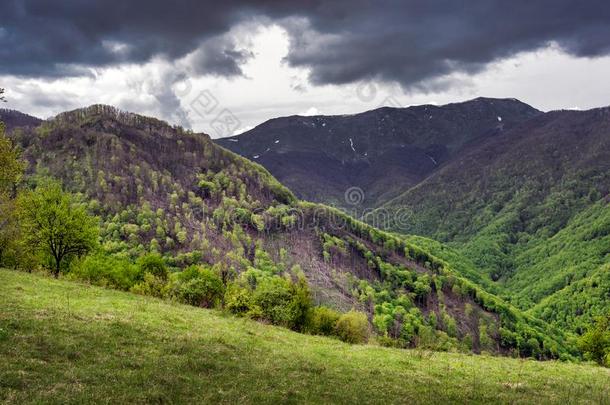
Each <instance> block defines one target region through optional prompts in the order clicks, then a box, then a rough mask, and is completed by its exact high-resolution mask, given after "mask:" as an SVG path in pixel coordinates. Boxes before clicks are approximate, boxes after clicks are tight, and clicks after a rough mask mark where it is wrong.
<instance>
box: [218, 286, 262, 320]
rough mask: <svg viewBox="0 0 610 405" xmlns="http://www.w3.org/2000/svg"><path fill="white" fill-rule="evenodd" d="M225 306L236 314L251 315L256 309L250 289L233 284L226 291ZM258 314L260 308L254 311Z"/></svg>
mask: <svg viewBox="0 0 610 405" xmlns="http://www.w3.org/2000/svg"><path fill="white" fill-rule="evenodd" d="M225 308H226V309H227V310H228V311H229V312H231V313H232V314H235V315H249V314H251V313H252V312H253V311H254V310H255V304H254V301H253V299H252V293H251V292H250V290H248V289H247V288H244V287H240V286H239V285H237V284H231V285H229V287H227V291H226V293H225ZM254 312H256V313H257V314H258V313H259V312H260V310H256V311H254Z"/></svg>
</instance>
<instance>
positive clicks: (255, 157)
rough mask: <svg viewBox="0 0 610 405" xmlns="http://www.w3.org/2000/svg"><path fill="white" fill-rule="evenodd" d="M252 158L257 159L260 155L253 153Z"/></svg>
mask: <svg viewBox="0 0 610 405" xmlns="http://www.w3.org/2000/svg"><path fill="white" fill-rule="evenodd" d="M252 157H253V158H254V159H258V158H259V157H260V155H254V156H252Z"/></svg>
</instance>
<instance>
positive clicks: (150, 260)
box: [137, 253, 168, 280]
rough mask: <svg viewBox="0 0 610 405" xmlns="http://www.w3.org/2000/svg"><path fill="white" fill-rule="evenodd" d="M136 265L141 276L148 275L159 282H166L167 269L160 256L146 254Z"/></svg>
mask: <svg viewBox="0 0 610 405" xmlns="http://www.w3.org/2000/svg"><path fill="white" fill-rule="evenodd" d="M137 264H138V268H139V269H140V272H141V274H142V275H144V274H146V273H150V274H152V275H153V276H155V277H157V278H160V279H161V280H167V275H168V271H167V267H166V266H165V262H164V261H163V258H162V257H161V255H160V254H158V253H149V254H146V255H144V256H142V257H140V258H139V259H138V262H137Z"/></svg>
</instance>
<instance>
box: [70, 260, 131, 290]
mask: <svg viewBox="0 0 610 405" xmlns="http://www.w3.org/2000/svg"><path fill="white" fill-rule="evenodd" d="M70 276H71V277H74V278H77V279H80V280H84V281H87V282H88V283H91V284H94V285H99V286H102V287H110V288H116V289H119V290H129V289H130V288H131V287H133V285H134V284H136V283H137V282H138V281H141V277H140V276H141V275H140V273H139V271H138V268H137V267H136V266H135V265H134V264H132V263H131V262H130V261H129V260H127V259H122V258H118V257H115V256H111V255H104V254H102V253H98V254H95V255H91V256H87V257H85V258H84V259H81V260H79V261H77V262H76V263H74V264H73V265H72V266H71V269H70Z"/></svg>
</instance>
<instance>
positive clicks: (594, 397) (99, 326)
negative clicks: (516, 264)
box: [0, 270, 610, 404]
mask: <svg viewBox="0 0 610 405" xmlns="http://www.w3.org/2000/svg"><path fill="white" fill-rule="evenodd" d="M609 385H610V370H607V369H603V368H600V367H596V366H592V365H577V364H568V363H560V362H536V361H530V360H519V359H509V358H497V357H488V356H474V355H464V354H454V353H433V352H427V351H419V350H395V349H385V348H381V347H376V346H372V345H369V346H350V345H347V344H344V343H341V342H339V341H336V340H333V339H328V338H321V337H313V336H306V335H301V334H297V333H293V332H290V331H288V330H285V329H282V328H277V327H272V326H267V325H263V324H260V323H256V322H252V321H249V320H245V319H239V318H233V317H230V316H227V315H224V314H222V313H220V312H216V311H208V310H202V309H198V308H193V307H188V306H183V305H178V304H172V303H168V302H166V301H161V300H156V299H152V298H146V297H140V296H136V295H133V294H129V293H123V292H118V291H112V290H105V289H102V288H97V287H90V286H86V285H82V284H78V283H73V282H67V281H62V280H59V281H58V280H53V279H50V278H46V277H43V276H38V275H31V274H26V273H19V272H13V271H8V270H0V401H4V402H7V403H24V402H36V403H42V402H44V403H48V402H51V403H79V404H80V403H92V402H96V403H99V402H102V403H127V402H136V403H143V402H146V403H149V402H157V403H168V402H169V403H177V402H189V403H242V404H243V403H429V402H436V403H446V402H475V403H578V402H582V403H610V387H609Z"/></svg>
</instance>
